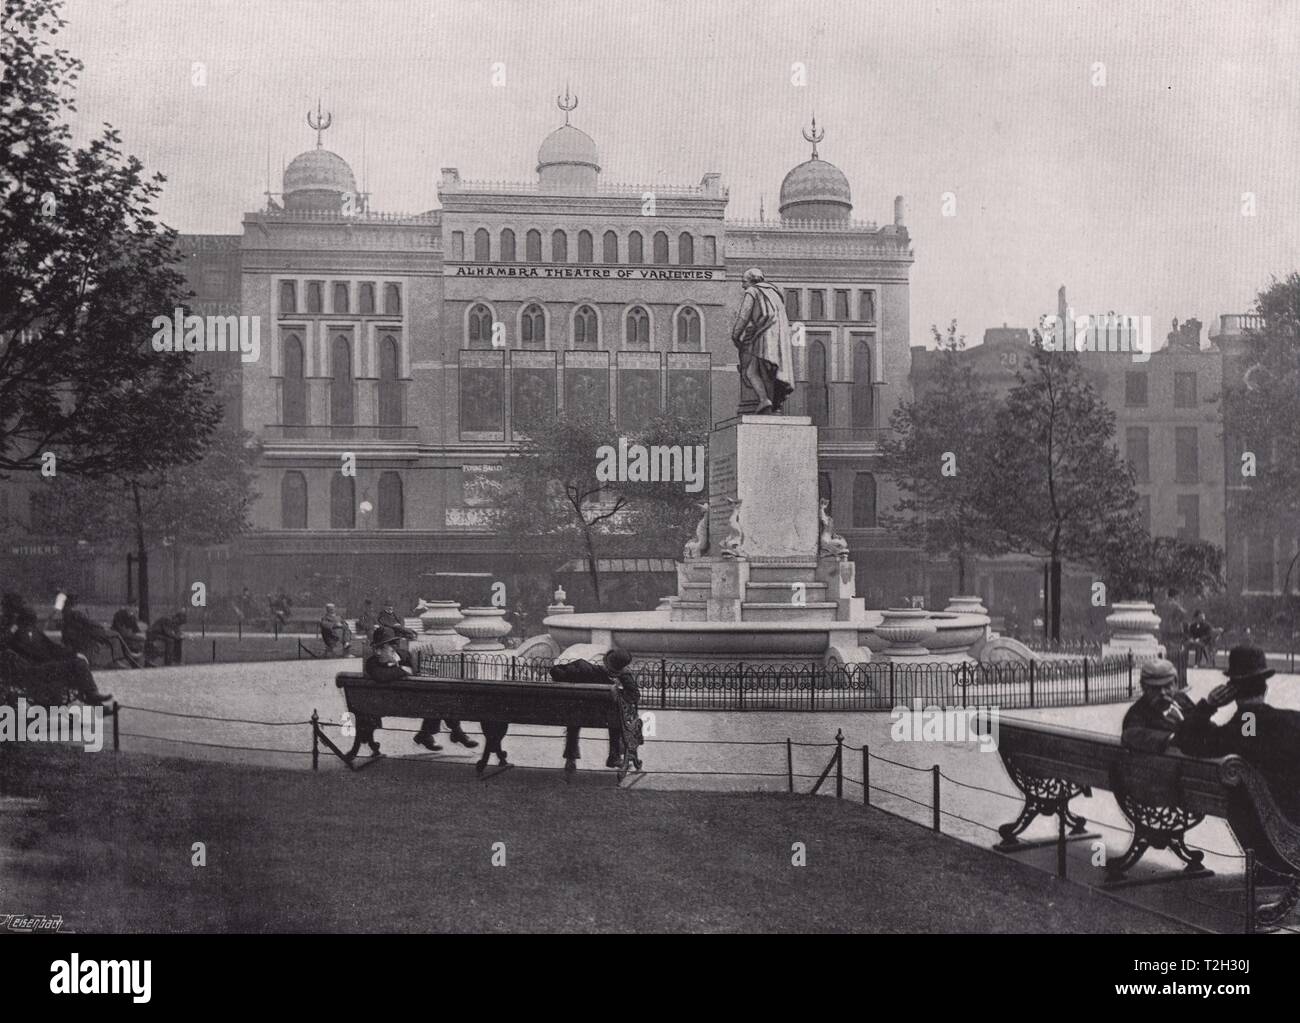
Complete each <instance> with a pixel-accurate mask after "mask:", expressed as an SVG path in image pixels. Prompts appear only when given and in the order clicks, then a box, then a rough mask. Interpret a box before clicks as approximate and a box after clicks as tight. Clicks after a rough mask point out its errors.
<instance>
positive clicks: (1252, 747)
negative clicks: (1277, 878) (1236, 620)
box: [1175, 646, 1300, 877]
mask: <svg viewBox="0 0 1300 1023" xmlns="http://www.w3.org/2000/svg"><path fill="white" fill-rule="evenodd" d="M1224 674H1225V675H1226V676H1227V677H1228V681H1227V682H1226V683H1225V684H1223V685H1221V686H1218V687H1216V688H1215V689H1213V690H1212V691H1211V692H1210V695H1209V696H1208V697H1206V698H1205V699H1204V700H1201V701H1200V702H1199V703H1197V704H1196V706H1194V707H1193V708H1192V709H1191V711H1189V712H1188V714H1187V715H1186V719H1185V720H1184V721H1183V723H1182V725H1180V726H1179V729H1178V735H1177V738H1176V739H1175V741H1176V742H1177V743H1178V747H1179V749H1181V750H1182V751H1183V752H1185V753H1187V754H1188V755H1190V756H1196V757H1223V756H1227V755H1228V754H1230V753H1235V754H1237V755H1238V756H1240V757H1241V758H1242V759H1244V760H1246V761H1247V762H1248V763H1250V764H1252V765H1253V766H1254V767H1256V768H1257V769H1258V770H1259V772H1260V774H1262V775H1263V776H1264V780H1265V781H1266V782H1267V783H1268V788H1269V791H1270V793H1271V794H1272V796H1273V799H1274V801H1275V802H1276V803H1277V805H1278V808H1279V809H1280V810H1281V811H1282V813H1283V815H1284V816H1286V817H1287V818H1288V819H1289V820H1291V821H1295V822H1300V711H1294V710H1281V709H1279V708H1277V707H1273V706H1270V705H1269V704H1268V702H1267V697H1268V684H1267V679H1269V678H1270V677H1271V676H1272V675H1273V674H1274V671H1273V669H1272V668H1270V667H1269V666H1268V659H1267V658H1266V657H1265V655H1264V651H1263V650H1261V649H1259V648H1258V647H1253V646H1236V647H1233V648H1232V651H1231V653H1229V655H1228V669H1227V671H1225V672H1224ZM1234 701H1235V702H1236V704H1237V710H1236V713H1235V714H1233V716H1232V717H1231V718H1230V719H1229V720H1228V721H1227V722H1226V723H1224V724H1222V725H1216V724H1215V723H1214V721H1213V720H1212V718H1213V717H1214V713H1215V711H1217V710H1218V709H1219V708H1220V707H1226V706H1227V705H1228V704H1230V703H1233V702H1234ZM1230 820H1231V822H1232V826H1233V829H1234V830H1235V831H1236V832H1237V836H1238V838H1239V839H1240V840H1241V842H1242V843H1243V845H1244V846H1246V847H1247V848H1253V849H1254V850H1255V852H1256V854H1257V855H1258V856H1259V861H1260V863H1261V864H1262V865H1264V866H1265V867H1267V868H1268V869H1270V870H1271V871H1273V872H1274V873H1277V874H1282V875H1284V876H1287V877H1292V876H1294V873H1295V868H1294V866H1291V865H1289V864H1288V863H1287V862H1286V861H1285V860H1282V859H1281V858H1280V857H1279V856H1277V855H1276V854H1274V853H1273V852H1272V851H1271V850H1272V845H1271V843H1270V842H1269V840H1268V838H1267V836H1266V834H1265V833H1264V831H1263V828H1262V827H1261V825H1260V824H1259V822H1258V821H1257V820H1256V815H1255V813H1254V811H1253V810H1252V809H1250V808H1249V806H1248V805H1246V804H1245V803H1244V802H1242V803H1240V804H1239V805H1238V807H1237V810H1236V812H1235V813H1233V814H1230Z"/></svg>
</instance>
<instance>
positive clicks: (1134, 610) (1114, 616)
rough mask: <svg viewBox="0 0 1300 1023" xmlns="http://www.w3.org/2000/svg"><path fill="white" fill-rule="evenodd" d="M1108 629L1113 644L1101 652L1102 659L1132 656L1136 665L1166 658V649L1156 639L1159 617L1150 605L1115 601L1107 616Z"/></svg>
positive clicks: (1107, 645)
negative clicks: (1127, 654) (1125, 654)
mask: <svg viewBox="0 0 1300 1023" xmlns="http://www.w3.org/2000/svg"><path fill="white" fill-rule="evenodd" d="M1106 628H1108V629H1109V630H1110V641H1109V642H1107V643H1105V644H1104V645H1103V646H1102V648H1101V652H1102V655H1103V656H1107V655H1110V654H1123V653H1132V654H1133V660H1134V662H1141V661H1150V660H1152V659H1154V658H1156V657H1164V656H1165V648H1164V647H1163V646H1161V645H1160V642H1159V640H1158V639H1156V636H1157V633H1158V631H1159V629H1160V616H1159V615H1158V614H1156V606H1155V605H1154V604H1152V603H1150V602H1149V601H1145V600H1117V601H1115V603H1114V604H1113V605H1112V610H1111V612H1110V614H1108V615H1107V616H1106Z"/></svg>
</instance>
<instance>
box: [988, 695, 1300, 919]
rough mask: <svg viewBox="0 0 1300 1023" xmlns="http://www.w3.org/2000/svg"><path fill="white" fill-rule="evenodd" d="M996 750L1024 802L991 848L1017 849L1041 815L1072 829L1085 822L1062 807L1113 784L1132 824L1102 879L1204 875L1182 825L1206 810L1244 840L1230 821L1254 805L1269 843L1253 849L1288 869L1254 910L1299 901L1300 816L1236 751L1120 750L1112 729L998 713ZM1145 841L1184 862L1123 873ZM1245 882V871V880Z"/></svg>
mask: <svg viewBox="0 0 1300 1023" xmlns="http://www.w3.org/2000/svg"><path fill="white" fill-rule="evenodd" d="M998 753H999V754H1000V755H1001V757H1002V762H1003V764H1004V765H1005V766H1006V769H1007V774H1008V775H1009V776H1010V777H1011V780H1012V782H1013V783H1014V784H1015V786H1016V788H1018V789H1020V791H1021V792H1022V793H1024V796H1025V804H1024V807H1023V809H1022V810H1021V812H1020V815H1019V816H1018V817H1017V818H1016V820H1014V821H1012V822H1011V823H1009V824H1004V825H1002V826H1001V827H1000V828H999V829H998V834H999V835H1001V837H1002V841H1001V842H999V843H998V844H997V845H996V846H994V848H996V849H998V850H1000V851H1003V852H1008V851H1016V850H1017V849H1019V848H1024V847H1027V844H1026V843H1023V842H1022V841H1021V840H1020V839H1019V838H1018V837H1017V836H1018V835H1019V834H1020V833H1021V832H1022V831H1024V830H1025V828H1027V827H1028V826H1029V824H1030V822H1032V821H1033V820H1034V818H1035V817H1037V816H1039V815H1043V816H1057V815H1059V816H1061V817H1062V818H1063V825H1062V826H1063V827H1064V825H1065V824H1068V825H1069V826H1070V832H1071V835H1072V836H1074V837H1076V838H1077V837H1081V836H1083V835H1084V832H1085V827H1086V824H1087V822H1086V821H1085V820H1084V818H1083V817H1081V816H1079V815H1077V814H1074V813H1072V812H1071V811H1070V807H1069V803H1070V800H1071V799H1073V798H1074V797H1075V796H1078V795H1084V796H1091V795H1092V790H1093V789H1094V788H1099V789H1105V790H1106V791H1108V792H1110V793H1112V794H1113V795H1114V797H1115V801H1116V803H1117V804H1118V805H1119V808H1120V812H1121V813H1123V814H1124V816H1125V817H1126V818H1127V819H1128V821H1129V823H1130V824H1132V825H1133V839H1132V842H1131V843H1130V845H1129V848H1128V849H1127V850H1126V851H1125V853H1124V855H1123V856H1121V857H1120V858H1119V859H1116V860H1110V859H1108V860H1107V865H1106V873H1107V882H1106V886H1107V887H1120V886H1124V885H1132V884H1150V883H1155V882H1159V881H1166V880H1174V879H1178V878H1194V877H1206V876H1209V875H1211V874H1212V873H1213V872H1212V871H1210V870H1207V869H1206V868H1205V867H1204V866H1203V865H1202V861H1203V860H1204V858H1205V854H1204V853H1203V852H1201V851H1200V850H1197V849H1189V848H1188V847H1187V843H1186V839H1185V837H1184V836H1185V835H1186V832H1187V831H1188V830H1189V829H1191V828H1193V827H1195V826H1196V825H1197V824H1199V823H1200V822H1201V821H1202V820H1204V819H1205V818H1206V817H1220V818H1222V819H1224V820H1225V821H1227V822H1228V825H1229V827H1230V828H1232V829H1233V833H1234V835H1236V837H1237V839H1238V841H1239V842H1241V844H1242V847H1243V848H1246V847H1247V842H1246V841H1243V836H1242V834H1241V833H1240V832H1239V831H1238V829H1237V826H1236V824H1235V823H1234V820H1241V816H1240V815H1241V814H1242V813H1244V812H1248V813H1253V814H1254V816H1255V819H1256V820H1257V821H1258V823H1259V831H1260V833H1261V834H1262V835H1263V836H1264V840H1265V841H1266V842H1267V843H1268V846H1269V847H1268V848H1267V849H1251V850H1249V851H1250V852H1251V853H1252V854H1264V855H1266V856H1268V857H1269V858H1270V859H1271V861H1272V862H1273V863H1278V862H1280V863H1281V864H1282V865H1284V866H1286V867H1288V868H1289V869H1288V870H1287V871H1286V873H1287V874H1288V875H1289V877H1290V884H1289V887H1288V888H1287V891H1286V893H1285V894H1284V895H1283V897H1282V898H1281V899H1280V900H1279V901H1278V902H1276V903H1272V904H1269V905H1267V906H1263V907H1261V908H1260V910H1259V915H1258V919H1259V920H1260V922H1261V923H1264V924H1271V923H1276V922H1277V921H1278V920H1279V919H1281V918H1282V917H1284V916H1286V914H1287V913H1289V912H1290V911H1291V909H1293V908H1294V907H1295V905H1296V902H1297V901H1300V822H1296V821H1291V820H1288V819H1287V818H1286V817H1285V816H1284V815H1283V813H1282V811H1281V810H1280V809H1279V807H1278V805H1277V802H1276V801H1275V800H1274V798H1273V795H1272V793H1271V792H1270V791H1269V788H1268V784H1267V783H1266V782H1265V780H1264V777H1263V775H1261V774H1260V773H1259V771H1257V770H1256V769H1255V768H1254V767H1252V766H1251V765H1250V764H1249V763H1247V762H1246V761H1245V760H1243V759H1242V758H1241V757H1237V756H1227V757H1221V758H1218V759H1201V758H1198V757H1189V756H1186V755H1184V754H1182V753H1178V752H1176V751H1171V752H1168V753H1159V754H1157V753H1139V752H1135V751H1133V750H1128V749H1125V748H1124V746H1123V745H1122V744H1121V742H1120V740H1119V737H1118V736H1110V735H1100V734H1097V733H1093V732H1082V731H1077V730H1075V729H1071V728H1063V727H1060V726H1056V725H1048V724H1040V723H1037V722H1029V721H1015V722H1010V721H1006V720H1003V721H1001V722H999V725H998ZM1149 848H1155V849H1169V850H1171V851H1172V852H1173V853H1174V854H1175V855H1176V856H1177V857H1178V858H1179V859H1181V860H1182V861H1183V863H1184V864H1186V866H1185V867H1184V869H1183V870H1182V871H1181V872H1167V873H1163V874H1160V875H1157V876H1156V877H1154V878H1150V879H1146V880H1141V881H1134V880H1127V879H1126V878H1125V876H1124V875H1125V872H1126V871H1128V870H1129V869H1130V868H1131V867H1133V866H1134V865H1135V864H1136V863H1137V862H1138V860H1140V859H1141V858H1142V856H1143V854H1144V853H1145V852H1146V851H1147V849H1149ZM1252 881H1253V879H1252Z"/></svg>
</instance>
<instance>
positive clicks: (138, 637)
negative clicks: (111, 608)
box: [112, 607, 144, 654]
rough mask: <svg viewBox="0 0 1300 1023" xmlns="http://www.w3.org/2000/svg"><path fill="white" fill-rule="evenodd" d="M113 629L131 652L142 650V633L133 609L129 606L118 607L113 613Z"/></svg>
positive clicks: (140, 651) (136, 652) (135, 652)
mask: <svg viewBox="0 0 1300 1023" xmlns="http://www.w3.org/2000/svg"><path fill="white" fill-rule="evenodd" d="M112 625H113V631H114V632H115V633H117V634H118V636H120V637H121V638H122V642H123V643H124V644H125V645H126V648H127V650H129V651H130V652H131V653H133V654H138V653H143V652H144V633H143V632H142V631H141V629H140V620H139V619H138V618H136V616H135V611H133V610H132V609H131V608H129V607H122V608H118V609H117V611H116V612H115V613H114V615H113V623H112Z"/></svg>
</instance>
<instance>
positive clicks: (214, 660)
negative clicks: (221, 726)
mask: <svg viewBox="0 0 1300 1023" xmlns="http://www.w3.org/2000/svg"><path fill="white" fill-rule="evenodd" d="M212 663H213V664H216V663H217V641H216V640H215V639H214V640H213V641H212Z"/></svg>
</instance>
